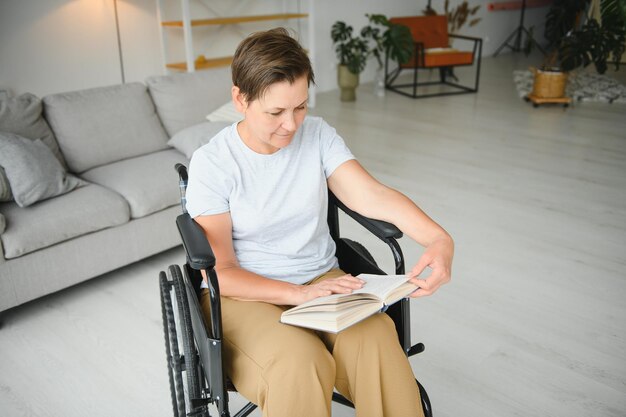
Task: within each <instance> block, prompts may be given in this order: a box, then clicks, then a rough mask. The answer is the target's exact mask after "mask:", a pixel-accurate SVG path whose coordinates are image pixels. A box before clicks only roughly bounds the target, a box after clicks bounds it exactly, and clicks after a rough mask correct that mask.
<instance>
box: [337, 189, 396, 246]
mask: <svg viewBox="0 0 626 417" xmlns="http://www.w3.org/2000/svg"><path fill="white" fill-rule="evenodd" d="M330 198H331V204H335V205H336V206H337V207H339V208H340V209H341V210H342V211H343V212H344V213H346V214H347V215H348V216H350V217H352V218H353V219H354V220H355V221H356V222H357V223H359V224H360V225H361V226H363V227H365V228H366V229H367V230H369V231H370V232H371V233H373V234H374V235H375V236H376V237H378V238H379V239H381V240H384V241H386V240H387V239H390V238H393V239H400V238H401V237H402V232H401V231H400V229H398V228H397V227H396V226H395V225H393V224H391V223H388V222H385V221H382V220H376V219H370V218H369V217H365V216H363V215H361V214H359V213H357V212H356V211H353V210H351V209H349V208H348V206H346V205H345V204H343V203H342V202H341V201H340V200H339V199H338V198H337V197H336V196H335V195H334V194H332V193H331V194H330Z"/></svg>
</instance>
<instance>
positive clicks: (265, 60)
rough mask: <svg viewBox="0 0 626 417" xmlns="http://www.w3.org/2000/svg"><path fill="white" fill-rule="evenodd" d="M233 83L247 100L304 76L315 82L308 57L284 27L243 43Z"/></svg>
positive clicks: (237, 54)
mask: <svg viewBox="0 0 626 417" xmlns="http://www.w3.org/2000/svg"><path fill="white" fill-rule="evenodd" d="M231 68H232V77H233V84H234V85H235V86H237V87H239V90H240V91H241V93H242V94H243V96H244V97H245V99H246V100H247V101H254V100H256V99H257V98H259V97H261V96H262V95H263V94H264V93H265V91H266V90H267V89H268V88H269V86H271V85H272V84H274V83H277V82H282V81H289V83H291V84H293V83H294V82H295V81H296V80H297V79H298V78H300V77H302V76H306V77H307V81H308V83H309V84H311V82H313V83H315V80H314V75H313V68H312V66H311V61H310V60H309V56H308V55H307V53H306V51H305V50H304V48H302V46H301V45H300V44H299V43H298V41H297V40H295V39H294V38H292V37H291V36H290V35H289V32H288V31H287V30H286V29H285V28H275V29H270V30H268V31H264V32H256V33H253V34H251V35H250V36H248V37H247V38H246V39H244V40H243V41H241V43H240V44H239V46H238V47H237V50H236V51H235V56H234V57H233V63H232V66H231Z"/></svg>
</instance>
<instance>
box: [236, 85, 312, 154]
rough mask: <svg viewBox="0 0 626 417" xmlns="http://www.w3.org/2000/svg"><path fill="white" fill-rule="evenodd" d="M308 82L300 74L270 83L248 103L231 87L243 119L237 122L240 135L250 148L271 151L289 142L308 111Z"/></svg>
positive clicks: (263, 151) (237, 90)
mask: <svg viewBox="0 0 626 417" xmlns="http://www.w3.org/2000/svg"><path fill="white" fill-rule="evenodd" d="M308 91H309V85H308V81H307V77H305V76H303V77H300V78H298V79H297V80H295V81H294V83H293V84H290V83H289V81H282V82H278V83H275V84H272V85H270V87H269V88H268V89H267V90H266V91H265V94H264V95H263V96H261V97H259V98H258V99H256V100H253V101H251V102H248V101H246V100H245V98H244V97H243V96H242V95H241V94H240V92H239V88H238V87H233V92H232V93H233V100H234V101H235V107H236V108H237V110H239V112H241V113H243V114H244V116H245V118H244V120H242V121H241V122H240V123H239V124H238V125H237V131H238V132H239V136H241V139H243V141H244V143H245V144H246V145H247V146H248V147H249V148H250V149H252V150H253V151H255V152H258V153H261V154H272V153H274V152H276V151H278V150H279V149H282V148H284V147H286V146H287V145H289V144H290V143H291V140H292V139H293V136H294V134H295V133H296V131H297V130H298V128H300V125H301V124H302V122H303V121H304V116H306V112H307V100H308V97H309V94H308Z"/></svg>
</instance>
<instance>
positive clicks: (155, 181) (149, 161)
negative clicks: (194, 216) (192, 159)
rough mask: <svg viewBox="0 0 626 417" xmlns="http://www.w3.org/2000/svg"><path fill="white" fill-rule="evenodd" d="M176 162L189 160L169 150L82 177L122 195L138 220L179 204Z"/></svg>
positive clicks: (90, 171) (99, 168) (110, 166)
mask: <svg viewBox="0 0 626 417" xmlns="http://www.w3.org/2000/svg"><path fill="white" fill-rule="evenodd" d="M177 163H182V164H187V163H188V160H187V159H186V158H185V156H184V155H183V154H181V153H180V152H178V151H177V150H175V149H170V150H166V151H160V152H155V153H152V154H149V155H143V156H138V157H136V158H132V159H126V160H124V161H119V162H115V163H113V164H109V165H105V166H101V167H98V168H94V169H92V170H89V171H87V172H85V173H83V175H82V176H83V178H85V179H86V180H88V181H90V182H93V183H96V184H100V185H102V186H104V187H107V188H109V189H111V190H114V191H115V192H117V193H119V194H121V195H122V196H123V197H124V198H125V199H126V201H128V204H129V205H130V216H131V218H133V219H135V218H139V217H143V216H146V215H148V214H151V213H154V212H157V211H159V210H162V209H164V208H167V207H171V206H173V205H175V204H178V203H179V201H180V193H179V190H178V177H177V175H176V172H175V171H174V165H175V164H177Z"/></svg>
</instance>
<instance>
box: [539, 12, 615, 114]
mask: <svg viewBox="0 0 626 417" xmlns="http://www.w3.org/2000/svg"><path fill="white" fill-rule="evenodd" d="M589 4H590V0H554V3H553V4H552V6H551V7H550V9H549V11H548V14H547V16H546V26H545V37H546V39H547V40H548V47H547V50H548V53H547V54H546V56H545V59H544V62H543V65H542V67H541V68H539V69H536V70H535V71H534V72H535V82H534V85H533V91H532V93H531V94H530V95H529V97H528V98H529V99H530V100H533V102H534V103H535V104H537V101H536V100H537V99H539V100H541V99H558V98H561V97H564V96H565V86H566V84H567V75H568V72H569V71H572V70H574V69H576V68H580V67H587V66H588V65H589V64H591V63H593V64H594V66H595V68H596V70H597V71H598V73H600V74H603V73H604V72H606V70H607V68H608V62H609V59H610V58H612V60H613V61H614V62H615V68H616V69H618V68H619V61H620V58H621V56H622V54H623V53H624V44H625V41H626V10H625V9H624V5H622V4H620V0H600V16H601V22H602V23H601V24H600V23H599V22H598V21H597V20H596V19H595V18H593V17H590V18H588V19H587V20H586V21H584V17H585V12H586V10H587V8H588V7H589ZM530 45H531V44H530ZM530 49H531V48H527V51H530Z"/></svg>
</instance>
